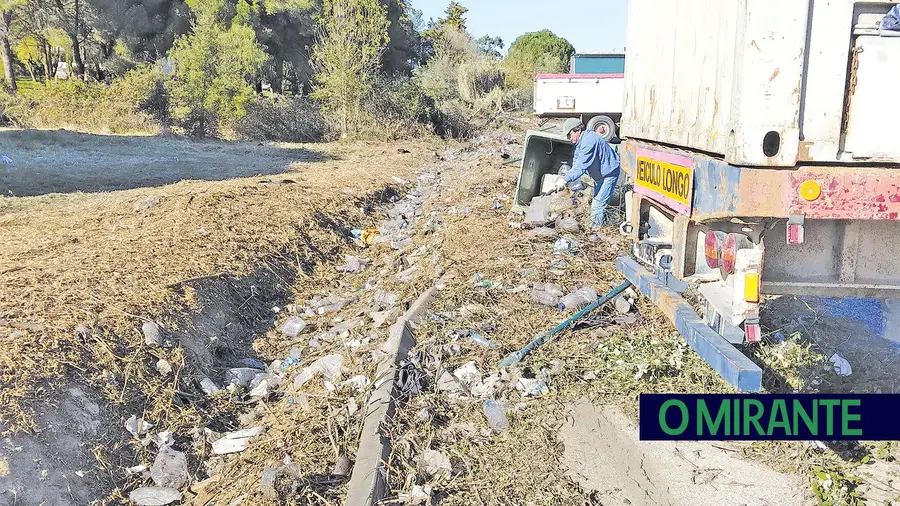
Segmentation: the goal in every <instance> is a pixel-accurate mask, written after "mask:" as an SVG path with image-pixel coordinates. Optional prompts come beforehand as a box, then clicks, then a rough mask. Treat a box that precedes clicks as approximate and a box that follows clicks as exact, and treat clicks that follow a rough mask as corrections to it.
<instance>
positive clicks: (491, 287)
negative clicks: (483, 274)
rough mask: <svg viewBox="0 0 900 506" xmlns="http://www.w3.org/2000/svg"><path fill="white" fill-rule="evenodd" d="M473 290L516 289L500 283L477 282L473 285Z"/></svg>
mask: <svg viewBox="0 0 900 506" xmlns="http://www.w3.org/2000/svg"><path fill="white" fill-rule="evenodd" d="M475 288H486V289H488V290H504V291H511V290H515V288H516V287H514V286H512V285H510V284H507V283H503V282H500V281H479V282H478V283H475Z"/></svg>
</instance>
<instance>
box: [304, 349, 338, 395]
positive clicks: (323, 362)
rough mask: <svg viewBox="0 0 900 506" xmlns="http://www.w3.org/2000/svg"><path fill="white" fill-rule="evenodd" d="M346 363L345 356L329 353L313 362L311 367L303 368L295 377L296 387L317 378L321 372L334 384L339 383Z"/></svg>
mask: <svg viewBox="0 0 900 506" xmlns="http://www.w3.org/2000/svg"><path fill="white" fill-rule="evenodd" d="M343 364H344V357H342V356H341V355H336V354H335V355H327V356H325V357H322V358H320V359H318V360H316V361H315V362H313V363H312V365H310V366H309V367H307V368H305V369H303V370H301V371H300V372H299V373H298V374H297V376H295V377H294V388H298V389H299V388H300V387H302V386H303V385H305V384H306V383H307V382H308V381H309V380H311V379H313V378H315V377H316V376H318V375H319V374H321V375H322V376H324V377H325V380H326V381H329V382H331V383H332V384H334V383H337V381H338V380H339V379H340V377H341V367H342V366H343Z"/></svg>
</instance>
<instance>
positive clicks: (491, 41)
mask: <svg viewBox="0 0 900 506" xmlns="http://www.w3.org/2000/svg"><path fill="white" fill-rule="evenodd" d="M504 46H505V44H504V43H503V39H501V38H500V37H491V36H490V35H485V36H483V37H481V38H480V39H478V40H476V41H475V47H477V48H478V50H479V51H481V52H482V53H484V54H486V55H488V56H494V57H497V58H500V56H501V55H500V50H501V49H503V47H504Z"/></svg>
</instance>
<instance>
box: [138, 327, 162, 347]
mask: <svg viewBox="0 0 900 506" xmlns="http://www.w3.org/2000/svg"><path fill="white" fill-rule="evenodd" d="M141 332H142V333H143V334H144V343H145V344H146V345H147V346H162V345H163V338H162V335H161V334H160V332H159V325H157V324H155V323H153V322H144V324H143V325H141Z"/></svg>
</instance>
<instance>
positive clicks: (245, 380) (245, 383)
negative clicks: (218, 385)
mask: <svg viewBox="0 0 900 506" xmlns="http://www.w3.org/2000/svg"><path fill="white" fill-rule="evenodd" d="M257 374H259V370H258V369H252V368H249V367H235V368H233V369H229V370H228V372H226V373H225V381H227V382H228V383H231V384H234V385H238V386H240V387H242V388H247V387H249V386H250V382H251V381H253V378H254V377H256V375H257Z"/></svg>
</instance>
